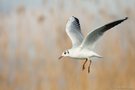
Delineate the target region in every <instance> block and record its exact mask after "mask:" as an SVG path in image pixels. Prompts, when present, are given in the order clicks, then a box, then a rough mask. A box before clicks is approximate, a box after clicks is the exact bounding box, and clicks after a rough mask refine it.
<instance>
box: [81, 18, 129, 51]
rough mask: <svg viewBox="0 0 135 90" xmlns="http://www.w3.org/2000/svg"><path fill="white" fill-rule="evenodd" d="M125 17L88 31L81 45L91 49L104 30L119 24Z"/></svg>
mask: <svg viewBox="0 0 135 90" xmlns="http://www.w3.org/2000/svg"><path fill="white" fill-rule="evenodd" d="M126 19H128V17H126V18H124V19H121V20H117V21H114V22H111V23H108V24H106V25H104V26H102V27H100V28H98V29H96V30H94V31H91V32H89V33H88V35H87V36H86V38H85V39H84V40H83V42H82V44H81V47H82V48H89V49H91V48H92V47H93V46H94V44H95V42H96V41H97V40H98V39H99V38H100V37H101V36H102V35H103V34H104V32H105V31H107V30H109V29H111V28H113V27H114V26H116V25H118V24H120V23H121V22H123V21H125V20H126Z"/></svg>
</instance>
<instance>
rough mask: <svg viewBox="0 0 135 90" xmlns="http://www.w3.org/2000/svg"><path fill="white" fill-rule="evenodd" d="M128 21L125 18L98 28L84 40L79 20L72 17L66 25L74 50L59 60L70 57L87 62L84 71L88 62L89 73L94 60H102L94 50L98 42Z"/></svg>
mask: <svg viewBox="0 0 135 90" xmlns="http://www.w3.org/2000/svg"><path fill="white" fill-rule="evenodd" d="M127 19H128V17H125V18H124V19H120V20H117V21H114V22H111V23H108V24H106V25H104V26H102V27H100V28H97V29H96V30H92V31H90V32H89V33H88V34H87V36H86V37H85V38H84V36H83V34H82V32H81V27H80V23H79V19H78V18H76V17H74V16H71V17H70V18H69V20H68V22H67V24H66V33H67V35H68V36H69V38H70V39H71V42H72V48H71V49H67V50H65V51H64V52H63V53H62V55H61V56H60V57H59V59H61V58H62V57H70V58H73V59H76V60H85V62H84V63H83V67H82V70H84V69H85V64H86V62H87V61H89V65H88V73H89V72H90V66H91V63H92V58H93V57H96V58H102V56H101V55H99V54H97V53H96V52H94V51H93V48H95V43H96V41H97V40H98V39H99V38H100V37H101V36H102V35H103V34H104V32H105V31H107V30H109V29H111V28H113V27H114V26H116V25H118V24H120V23H121V22H123V21H125V20H127Z"/></svg>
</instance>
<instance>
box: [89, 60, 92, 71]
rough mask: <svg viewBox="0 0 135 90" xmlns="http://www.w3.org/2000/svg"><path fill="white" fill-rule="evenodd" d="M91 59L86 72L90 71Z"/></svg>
mask: <svg viewBox="0 0 135 90" xmlns="http://www.w3.org/2000/svg"><path fill="white" fill-rule="evenodd" d="M91 63H92V61H91V60H90V63H89V66H88V73H90V66H91Z"/></svg>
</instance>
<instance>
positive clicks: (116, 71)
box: [0, 0, 135, 90]
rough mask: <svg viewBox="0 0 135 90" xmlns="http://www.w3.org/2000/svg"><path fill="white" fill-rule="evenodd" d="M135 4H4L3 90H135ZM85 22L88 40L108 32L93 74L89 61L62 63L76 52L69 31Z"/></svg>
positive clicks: (0, 21)
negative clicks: (72, 20)
mask: <svg viewBox="0 0 135 90" xmlns="http://www.w3.org/2000/svg"><path fill="white" fill-rule="evenodd" d="M134 9H135V0H12V1H10V0H0V90H135V30H134V28H135V10H134ZM70 16H76V17H78V18H79V19H80V23H81V28H82V32H83V33H84V35H86V34H87V32H89V31H90V30H93V29H96V28H97V27H100V26H102V25H104V24H106V23H108V22H111V21H114V20H117V19H122V18H125V17H126V16H128V17H129V19H128V20H127V21H125V22H123V23H122V24H120V25H118V26H116V27H115V28H113V29H111V30H110V31H108V32H106V33H105V34H104V36H103V37H102V38H101V39H100V40H99V42H98V43H97V48H96V51H97V52H98V53H99V54H100V55H102V56H104V58H103V59H97V60H96V61H93V63H92V65H91V73H90V74H88V73H87V70H84V71H82V70H81V68H82V64H83V62H84V61H75V60H72V59H70V58H65V59H63V60H58V57H59V56H60V55H61V53H62V51H63V50H65V49H67V48H70V47H71V41H70V39H69V38H68V36H67V35H66V32H65V25H66V22H67V20H68V18H69V17H70Z"/></svg>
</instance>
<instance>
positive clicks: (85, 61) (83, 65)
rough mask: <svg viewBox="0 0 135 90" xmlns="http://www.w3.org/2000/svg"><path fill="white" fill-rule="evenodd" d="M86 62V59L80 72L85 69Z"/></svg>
mask: <svg viewBox="0 0 135 90" xmlns="http://www.w3.org/2000/svg"><path fill="white" fill-rule="evenodd" d="M87 61H88V59H86V60H85V62H84V63H83V67H82V70H84V69H85V64H86V62H87Z"/></svg>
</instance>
